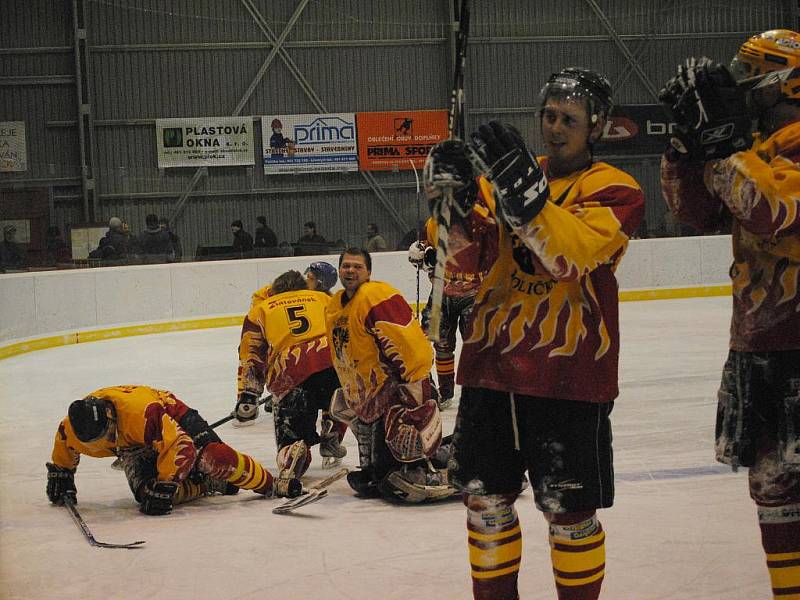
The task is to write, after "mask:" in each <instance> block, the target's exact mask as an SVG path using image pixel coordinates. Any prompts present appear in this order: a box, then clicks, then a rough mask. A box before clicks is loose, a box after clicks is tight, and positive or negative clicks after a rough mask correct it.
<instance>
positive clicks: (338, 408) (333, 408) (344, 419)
mask: <svg viewBox="0 0 800 600" xmlns="http://www.w3.org/2000/svg"><path fill="white" fill-rule="evenodd" d="M328 412H329V413H330V415H331V417H333V418H334V419H335V420H336V421H339V422H341V423H347V424H348V425H349V424H350V423H352V422H353V421H354V420H355V418H356V413H355V411H353V409H352V408H350V406H349V405H348V404H347V398H345V396H344V390H342V388H336V390H334V392H333V395H332V396H331V404H330V409H329V411H328Z"/></svg>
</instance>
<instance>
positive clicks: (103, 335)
mask: <svg viewBox="0 0 800 600" xmlns="http://www.w3.org/2000/svg"><path fill="white" fill-rule="evenodd" d="M730 293H731V286H730V285H706V286H694V287H681V288H656V289H642V290H621V291H620V292H619V299H620V302H641V301H645V300H675V299H680V298H702V297H707V296H726V295H730ZM424 306H425V305H424V304H420V305H419V310H420V311H421V310H422V309H423V308H424ZM411 307H412V309H414V310H415V311H416V310H417V305H415V304H412V305H411ZM243 319H244V316H243V315H233V316H225V317H210V318H205V319H189V320H184V321H170V322H164V323H149V324H145V325H124V326H118V327H108V328H103V329H91V330H84V331H76V332H70V333H61V334H58V335H52V336H46V337H41V338H33V339H27V340H24V341H21V342H11V343H8V344H2V343H0V360H3V359H5V358H10V357H12V356H17V355H19V354H26V353H28V352H35V351H36V350H45V349H47V348H55V347H57V346H69V345H71V344H85V343H87V342H98V341H101V340H110V339H116V338H123V337H132V336H136V335H150V334H153V333H169V332H174V331H190V330H193V329H209V328H213V327H236V326H240V325H241V324H242V320H243Z"/></svg>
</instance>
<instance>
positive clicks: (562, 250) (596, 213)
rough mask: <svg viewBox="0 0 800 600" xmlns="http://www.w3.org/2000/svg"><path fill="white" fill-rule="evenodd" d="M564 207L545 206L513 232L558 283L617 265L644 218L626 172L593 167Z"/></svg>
mask: <svg viewBox="0 0 800 600" xmlns="http://www.w3.org/2000/svg"><path fill="white" fill-rule="evenodd" d="M576 192H577V194H578V197H577V198H575V200H574V201H569V200H568V201H567V202H565V203H564V205H563V206H559V205H558V204H556V203H555V202H550V201H548V202H547V203H546V205H545V207H544V208H543V209H542V211H541V212H540V213H539V214H538V215H537V216H536V218H534V219H533V220H532V221H531V222H530V223H527V224H525V225H522V226H521V227H515V228H513V230H514V233H515V234H516V235H517V236H518V237H519V238H520V240H521V241H522V242H523V243H524V244H525V245H526V246H527V247H528V248H530V249H531V250H532V251H533V252H534V254H536V256H537V258H538V259H539V261H540V263H541V264H542V266H543V267H544V268H545V269H546V270H547V271H548V273H550V275H552V276H553V278H555V279H557V280H566V281H574V280H576V279H579V278H580V277H582V276H584V275H586V274H587V273H590V272H591V271H594V270H595V269H596V268H597V267H599V266H600V265H603V264H606V263H609V262H616V261H617V260H619V258H620V257H621V256H622V254H623V253H624V251H625V248H626V247H627V244H628V240H629V238H630V235H631V234H632V233H633V231H635V230H636V228H637V227H638V226H639V223H640V222H641V220H642V216H643V215H644V195H643V194H642V190H641V189H640V188H639V185H638V184H637V183H636V181H635V180H634V179H633V178H632V177H631V176H630V175H628V174H627V173H624V172H623V171H620V170H618V169H615V168H613V167H609V166H608V165H604V164H602V163H600V164H597V165H595V166H594V167H593V168H592V170H591V171H590V173H589V174H588V175H586V177H584V178H582V180H581V181H580V187H579V188H576Z"/></svg>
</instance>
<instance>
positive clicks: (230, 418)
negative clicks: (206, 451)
mask: <svg viewBox="0 0 800 600" xmlns="http://www.w3.org/2000/svg"><path fill="white" fill-rule="evenodd" d="M271 397H272V396H269V395H268V396H266V397H264V398H262V399H261V400H259V401H258V403H257V404H256V406H261V405H262V404H266V402H267V400H269V399H270V398H271ZM235 418H236V411H235V410H232V411H231V414H229V415H228V416H227V417H222V418H221V419H220V420H219V421H215V422H214V423H212V424H211V425H209V427H210V428H211V429H216V428H217V427H219V426H220V425H222V424H224V423H227V422H228V421H231V420H233V419H235Z"/></svg>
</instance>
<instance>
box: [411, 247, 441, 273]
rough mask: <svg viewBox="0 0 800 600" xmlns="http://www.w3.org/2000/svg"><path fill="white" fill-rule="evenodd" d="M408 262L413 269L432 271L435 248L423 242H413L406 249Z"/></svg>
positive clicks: (434, 261) (434, 264)
mask: <svg viewBox="0 0 800 600" xmlns="http://www.w3.org/2000/svg"><path fill="white" fill-rule="evenodd" d="M408 262H410V263H411V264H412V265H414V266H415V267H419V268H421V269H425V270H426V271H432V270H433V268H434V267H435V266H436V248H434V247H433V246H427V245H425V244H424V243H423V242H414V243H413V244H411V246H409V248H408Z"/></svg>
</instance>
